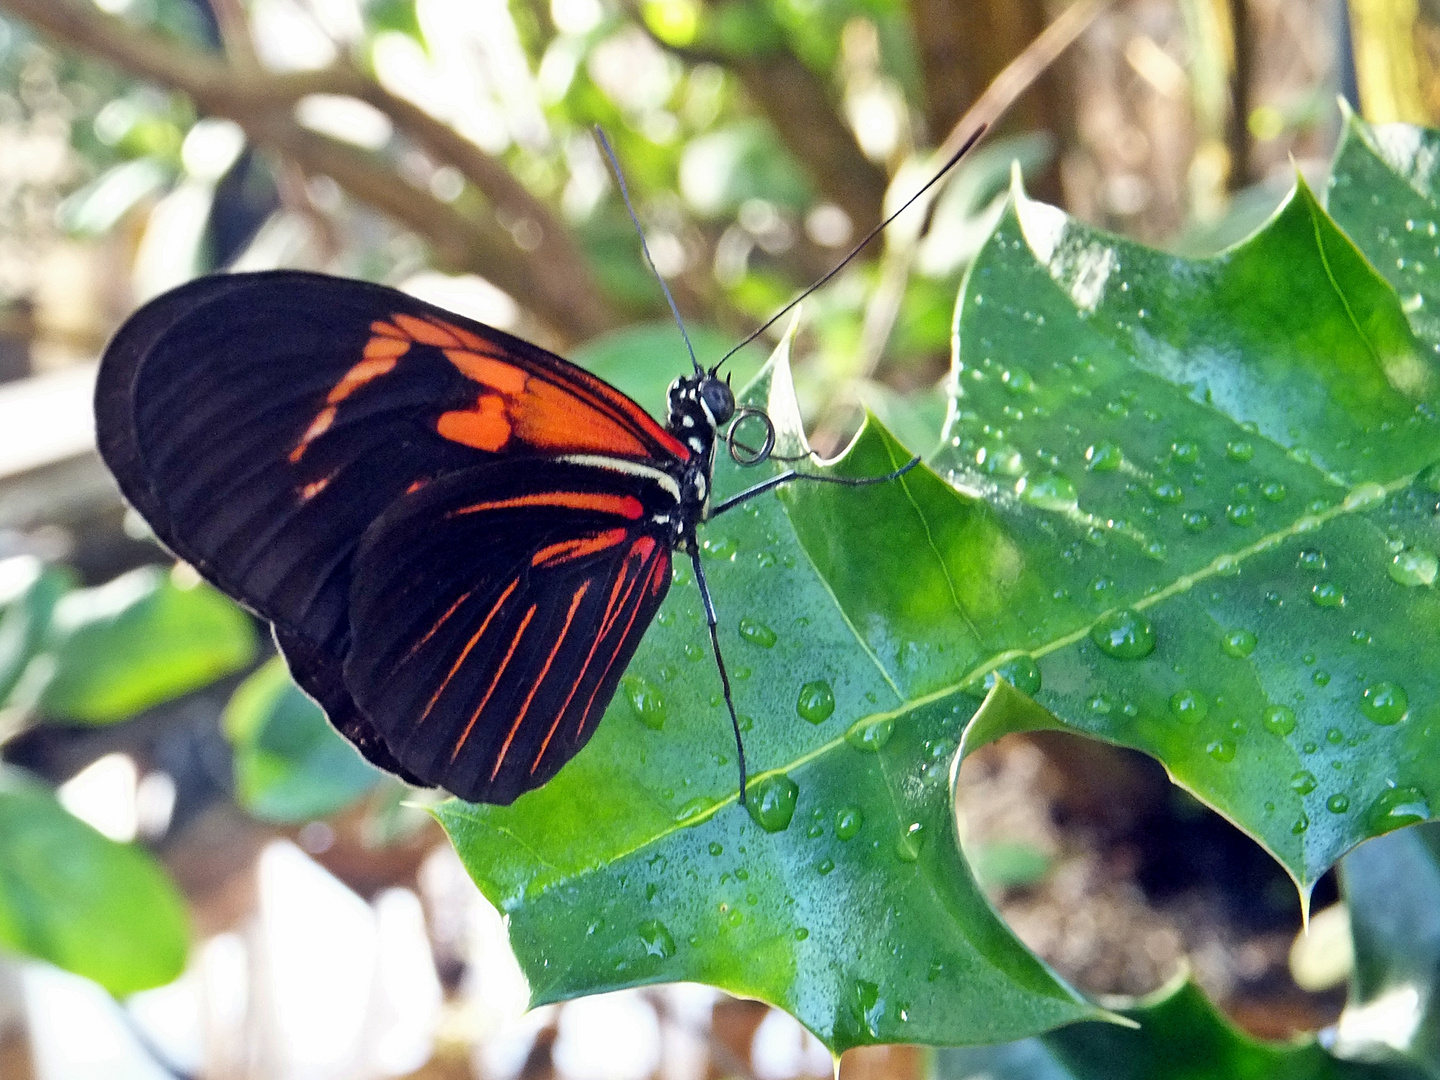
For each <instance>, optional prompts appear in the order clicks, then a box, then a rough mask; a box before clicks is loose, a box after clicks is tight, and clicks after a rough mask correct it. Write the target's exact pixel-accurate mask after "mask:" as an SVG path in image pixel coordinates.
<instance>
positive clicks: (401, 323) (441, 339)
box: [391, 315, 460, 349]
mask: <svg viewBox="0 0 1440 1080" xmlns="http://www.w3.org/2000/svg"><path fill="white" fill-rule="evenodd" d="M391 318H392V319H394V320H395V325H396V326H398V327H400V329H401V330H404V331H405V333H407V334H409V335H410V338H411V339H412V340H414V341H418V342H420V344H422V345H435V346H438V347H439V348H442V349H453V348H455V347H456V346H457V345H459V344H460V339H459V338H458V337H456V336H455V335H454V333H452V332H451V331H450V329H449V328H447V327H446V326H445V325H444V324H443V323H439V322H431V321H430V320H429V319H418V318H416V317H415V316H414V315H392V316H391Z"/></svg>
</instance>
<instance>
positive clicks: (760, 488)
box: [706, 455, 920, 520]
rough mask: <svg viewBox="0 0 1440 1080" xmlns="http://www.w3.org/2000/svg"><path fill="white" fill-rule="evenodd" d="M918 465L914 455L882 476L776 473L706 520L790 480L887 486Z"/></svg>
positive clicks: (719, 506)
mask: <svg viewBox="0 0 1440 1080" xmlns="http://www.w3.org/2000/svg"><path fill="white" fill-rule="evenodd" d="M919 464H920V457H919V455H916V456H915V457H913V458H911V459H910V460H909V461H907V462H906V463H905V464H904V465H901V466H900V468H898V469H896V470H894V471H893V472H888V473H886V474H885V475H884V476H859V477H850V476H820V475H818V474H817V473H803V472H798V471H797V470H795V469H786V470H785V471H784V472H782V473H777V474H776V475H774V476H772V477H770V479H769V480H762V481H761V482H760V483H758V484H756V485H755V486H754V487H749V488H746V489H745V490H744V491H742V492H740V493H739V494H738V495H731V496H730V498H728V499H726V500H725V501H724V502H721V503H717V504H716V505H714V506H712V507H711V508H710V513H709V514H708V515H707V518H706V520H709V518H714V517H719V516H720V515H721V514H723V513H725V511H726V510H733V509H735V507H737V506H739V505H740V504H741V503H745V502H749V501H750V500H751V499H753V498H755V496H756V495H763V494H765V492H767V491H773V490H774V489H775V488H777V487H779V486H780V485H781V484H788V483H789V482H790V481H792V480H814V481H815V482H817V483H821V484H843V485H844V486H845V487H865V486H867V485H869V484H888V483H889V482H890V481H891V480H898V479H900V477H902V476H904V475H905V474H906V473H907V472H909V471H910V470H911V469H913V468H915V466H916V465H919Z"/></svg>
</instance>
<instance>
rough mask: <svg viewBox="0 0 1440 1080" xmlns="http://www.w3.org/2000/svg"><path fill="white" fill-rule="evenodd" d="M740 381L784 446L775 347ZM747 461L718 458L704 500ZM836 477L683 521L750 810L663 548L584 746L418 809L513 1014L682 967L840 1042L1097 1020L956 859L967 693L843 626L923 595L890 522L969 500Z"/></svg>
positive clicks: (699, 633) (682, 587) (872, 461)
mask: <svg viewBox="0 0 1440 1080" xmlns="http://www.w3.org/2000/svg"><path fill="white" fill-rule="evenodd" d="M750 396H751V399H752V400H757V401H760V402H765V403H767V407H768V411H769V413H770V416H771V417H772V419H773V420H774V422H775V424H776V427H777V432H778V435H779V438H780V446H781V449H782V452H791V451H793V450H795V449H796V448H797V447H798V446H799V445H800V444H801V441H802V440H803V434H802V432H801V429H800V421H799V412H798V408H797V406H796V404H795V400H794V392H793V388H792V386H791V383H790V376H789V368H788V366H787V364H786V349H785V347H782V349H781V350H780V352H778V353H777V356H776V358H775V360H773V361H772V365H771V366H770V367H769V368H767V370H766V371H765V372H764V373H763V374H762V376H761V379H760V380H759V382H758V383H757V384H756V385H755V387H753V388H752V391H751V395H750ZM909 456H910V455H909V454H908V453H907V452H906V451H905V450H904V449H902V448H901V447H900V446H899V445H898V444H896V443H895V442H894V440H893V439H891V438H890V437H889V436H888V435H887V434H885V433H884V432H883V430H881V429H880V428H879V427H878V425H874V424H872V425H870V426H869V427H867V429H866V433H865V434H864V435H863V436H862V438H861V441H860V443H859V444H858V445H857V446H856V447H855V448H854V449H853V450H852V451H851V453H850V454H849V455H848V457H847V458H846V459H845V461H844V463H843V465H842V467H841V469H840V471H841V472H842V473H850V474H857V473H858V474H859V475H868V476H873V475H876V474H877V473H882V472H886V471H889V470H891V469H893V468H895V467H896V466H897V465H900V464H903V463H905V462H906V461H907V460H908V459H909ZM757 472H758V473H760V474H761V475H760V476H755V475H754V474H755V473H757ZM764 475H765V470H763V469H762V470H741V469H739V468H737V467H735V466H733V465H731V464H729V463H728V462H722V463H721V465H720V467H719V468H718V469H717V477H716V485H717V491H719V492H722V493H723V492H726V491H736V490H738V489H739V488H740V487H742V486H746V485H748V484H749V483H753V482H755V481H756V480H758V479H762V478H763V476H764ZM811 487H813V488H814V489H816V491H817V492H819V491H821V490H822V489H824V490H828V489H829V488H830V485H819V484H815V485H811ZM835 491H836V492H837V493H839V494H840V495H842V496H848V498H839V499H837V500H835V503H836V506H837V507H838V509H837V510H836V511H835V512H832V510H831V507H830V504H829V503H828V502H824V501H822V502H818V503H812V502H810V501H808V499H807V495H806V493H804V492H802V491H801V490H800V489H798V488H797V489H796V490H795V491H794V492H792V494H791V495H790V496H786V497H785V498H784V499H783V500H782V499H778V498H776V497H775V496H773V495H767V496H764V497H761V498H757V499H755V500H754V501H753V502H750V503H748V504H745V506H744V507H743V508H742V509H737V510H735V511H734V512H732V513H729V514H726V515H725V516H723V517H720V518H717V519H716V520H714V521H713V522H711V523H709V524H708V525H706V526H705V528H704V530H703V538H702V553H703V554H702V557H703V560H704V566H705V570H706V576H707V578H708V579H709V582H710V588H711V591H712V593H713V595H714V597H715V602H716V604H717V606H718V608H719V610H720V612H721V621H722V625H721V641H722V644H723V647H724V649H725V654H726V658H727V662H728V664H729V669H730V672H731V676H732V678H733V680H734V683H735V687H736V701H737V704H738V707H739V710H740V712H741V714H742V724H743V726H744V727H745V728H746V732H745V740H746V751H747V759H748V763H749V767H750V771H751V783H750V786H749V790H748V796H749V809H748V812H747V810H746V809H745V808H742V807H741V806H739V805H738V802H737V798H736V795H737V790H736V789H737V780H736V762H735V749H734V741H733V736H732V734H731V731H730V725H729V721H728V719H727V716H726V713H725V709H724V705H723V702H722V700H721V697H720V685H719V679H718V676H717V673H716V671H715V667H714V660H713V658H712V657H711V654H710V650H709V645H708V639H707V637H706V631H705V628H704V622H703V619H702V614H701V606H700V599H699V595H698V593H697V591H696V589H695V584H694V580H693V574H692V572H691V570H690V568H689V567H688V566H687V565H684V562H683V556H682V562H681V563H679V564H677V568H676V571H675V585H674V587H673V588H672V589H671V591H670V594H669V596H668V597H667V599H666V601H665V605H664V606H663V608H662V609H661V612H660V614H659V615H658V616H657V618H656V621H655V624H654V625H653V626H652V627H651V629H650V630H649V632H648V633H647V634H646V636H645V639H644V641H643V643H642V644H641V646H640V651H639V653H638V654H637V656H636V658H635V660H634V661H633V662H632V663H631V665H630V669H629V671H628V672H627V674H626V676H625V680H624V682H623V683H622V688H621V691H620V693H619V694H618V695H617V698H616V700H615V702H614V703H612V705H611V707H610V709H609V710H608V712H607V713H606V717H605V721H604V722H603V723H602V724H601V726H600V728H599V731H598V732H597V734H596V736H595V738H594V740H593V742H592V743H591V744H590V746H589V747H588V748H587V749H586V750H585V752H584V753H582V754H580V755H579V756H578V757H577V758H576V759H575V760H574V761H573V762H571V763H570V764H569V765H567V766H566V767H565V769H563V770H562V771H561V773H560V775H559V776H557V777H556V778H555V779H554V780H553V781H551V782H550V783H549V784H548V785H546V786H545V787H544V788H541V789H540V790H538V791H534V792H531V793H529V794H527V795H525V796H522V797H521V798H520V799H519V800H517V801H516V802H515V804H514V805H513V806H510V807H492V806H472V805H469V804H466V803H461V802H456V801H452V802H448V803H445V804H443V805H442V806H441V807H439V808H438V811H437V813H438V816H439V819H440V821H441V824H442V825H444V826H445V828H446V830H447V831H448V832H449V833H450V835H451V837H452V839H453V841H454V843H455V846H456V849H457V850H458V851H459V853H460V856H461V858H462V859H463V860H464V861H465V864H466V866H467V867H468V869H469V871H470V873H471V875H472V876H473V877H474V878H475V880H476V881H477V882H478V883H479V885H480V887H481V889H482V890H483V891H484V893H485V895H486V896H487V897H489V898H490V900H491V901H492V902H493V903H495V904H496V906H497V907H499V908H500V909H501V910H502V911H503V912H504V913H505V914H506V916H507V919H508V922H509V927H510V935H511V943H512V945H513V946H514V948H515V951H516V954H517V956H518V957H519V959H520V962H521V965H522V967H523V968H524V969H525V972H526V974H527V976H528V977H529V979H530V985H531V993H532V1000H533V1001H534V1002H535V1003H540V1002H546V1001H555V1000H561V999H564V998H569V997H574V996H577V995H580V994H586V993H594V992H597V991H601V990H608V989H613V988H616V987H621V986H632V985H636V984H643V983H655V982H668V981H676V980H695V981H701V982H707V983H710V984H712V985H715V986H719V987H722V988H724V989H726V990H729V991H730V992H732V993H735V994H740V995H744V996H749V997H756V998H761V999H763V1000H765V1001H769V1002H772V1003H774V1004H776V1005H779V1006H781V1007H782V1008H784V1009H786V1010H787V1011H789V1012H790V1013H792V1014H793V1015H794V1016H796V1017H798V1018H799V1019H800V1020H801V1021H802V1022H803V1023H804V1024H806V1025H807V1026H808V1027H809V1028H810V1029H811V1030H812V1031H814V1032H815V1033H816V1034H817V1035H818V1036H819V1037H820V1038H822V1039H823V1040H824V1041H825V1042H826V1044H827V1045H829V1046H830V1047H831V1048H832V1049H833V1050H835V1051H837V1052H839V1051H842V1050H844V1049H846V1048H847V1047H850V1046H854V1045H857V1044H861V1043H873V1042H896V1041H906V1042H929V1043H960V1042H990V1041H995V1040H999V1039H1006V1038H1013V1037H1016V1036H1017V1035H1019V1034H1022V1033H1031V1032H1035V1031H1040V1030H1044V1029H1046V1028H1049V1027H1052V1026H1054V1025H1056V1024H1061V1023H1065V1022H1068V1021H1071V1020H1076V1019H1080V1018H1084V1017H1094V1016H1098V1015H1102V1014H1101V1012H1100V1011H1099V1010H1097V1009H1096V1008H1094V1007H1093V1006H1090V1005H1088V1004H1087V1003H1085V1002H1084V1001H1083V1000H1082V999H1081V998H1080V997H1079V996H1078V995H1077V994H1075V993H1074V991H1072V990H1070V989H1069V988H1068V987H1066V986H1065V985H1064V984H1063V983H1061V982H1060V981H1059V980H1058V979H1057V978H1056V977H1055V976H1054V975H1053V974H1052V973H1051V972H1050V971H1049V970H1048V969H1046V968H1045V967H1044V965H1043V964H1041V963H1040V962H1039V961H1037V960H1036V959H1035V958H1034V957H1033V956H1031V955H1030V954H1029V953H1028V952H1027V951H1026V950H1025V949H1024V947H1023V946H1021V945H1020V943H1019V942H1018V941H1017V940H1016V939H1015V938H1014V937H1013V936H1012V935H1011V934H1010V933H1009V931H1008V930H1007V929H1006V927H1005V925H1004V924H1003V923H1002V922H1001V921H1000V920H999V918H998V917H997V916H996V915H995V913H994V911H992V910H991V908H990V906H989V904H988V903H987V902H986V900H985V897H984V895H983V894H982V893H981V891H980V889H979V888H978V886H977V885H976V884H975V881H974V879H973V878H972V876H971V874H970V872H969V870H968V869H967V867H966V865H965V863H964V860H963V859H962V857H961V854H960V849H959V845H958V842H957V839H956V833H955V823H954V807H953V802H952V799H951V795H950V783H949V777H950V769H951V765H952V761H953V759H954V756H955V750H956V747H957V745H958V743H959V739H960V735H961V732H962V730H963V726H964V723H965V721H966V720H968V719H969V717H970V715H971V714H972V713H973V712H974V710H975V708H976V706H977V705H978V704H979V701H980V695H983V692H984V691H983V689H982V690H979V691H978V692H971V691H967V690H964V689H958V688H956V687H955V686H953V685H950V684H947V683H946V680H944V679H934V680H930V681H928V682H925V681H923V680H920V681H917V680H916V679H914V678H912V677H911V674H910V667H911V664H910V663H909V661H908V660H907V658H906V650H905V649H903V648H897V649H889V648H885V649H877V648H875V647H874V644H873V643H872V641H871V640H870V639H869V637H868V636H867V635H868V634H870V633H872V632H873V631H872V630H871V628H866V627H862V626H861V624H859V623H857V622H856V621H855V618H854V615H853V612H854V611H855V610H858V609H859V607H860V605H861V604H862V602H863V597H864V596H867V595H869V594H870V593H871V592H874V591H884V590H886V589H888V590H893V591H894V592H896V593H900V594H903V595H904V596H906V597H909V598H910V599H911V601H912V602H913V604H914V605H915V606H916V608H917V611H920V612H923V611H924V610H927V609H928V605H929V604H930V603H931V600H930V598H929V596H928V590H929V589H930V588H931V587H932V585H933V576H934V573H933V572H938V571H936V570H935V567H934V566H933V565H931V564H929V563H927V571H926V572H924V573H920V572H917V567H916V563H917V562H918V561H923V560H917V558H916V556H915V554H914V552H913V550H912V549H911V548H909V547H908V546H907V545H908V544H909V542H910V534H911V533H913V532H915V531H917V530H923V528H924V526H925V523H926V522H927V521H929V520H931V519H932V518H933V519H934V520H936V521H937V527H939V524H938V523H943V522H945V521H948V520H949V519H950V518H953V517H955V516H957V515H960V514H962V513H963V511H964V508H965V507H966V506H967V505H968V504H967V503H966V501H965V500H964V499H962V498H961V497H960V496H959V495H957V493H956V492H955V491H953V490H952V489H951V488H950V487H949V486H947V485H946V484H945V483H944V482H943V481H942V480H941V479H940V478H939V477H937V476H935V475H934V474H932V473H929V472H928V471H927V470H925V469H924V468H923V467H921V468H919V469H916V470H914V471H913V472H911V473H909V474H907V475H906V476H905V477H904V479H903V481H901V482H895V483H886V484H877V485H873V486H869V487H864V488H839V487H837V488H835ZM817 497H818V495H817ZM880 522H892V523H896V524H895V530H896V531H891V530H888V529H884V528H881V527H880V525H879V524H875V525H874V526H873V528H872V527H871V525H870V523H880ZM867 529H868V531H867ZM830 530H833V531H834V532H835V535H836V536H850V537H851V538H852V539H851V542H850V544H849V545H848V546H846V545H840V544H838V542H837V545H836V546H837V556H836V557H834V558H828V559H826V560H823V561H822V560H818V559H817V558H816V554H815V552H813V551H810V550H808V549H807V544H806V538H807V537H809V536H811V535H818V536H822V537H823V536H825V535H826V534H827V533H828V532H829V531H830ZM986 538H987V537H986V536H980V537H979V539H980V540H984V539H986ZM847 551H848V552H849V553H850V557H849V559H848V561H847V560H844V559H842V558H840V557H839V556H840V554H841V553H843V552H847ZM842 563H843V565H842ZM861 565H863V566H864V567H866V568H867V574H868V576H867V574H862V573H860V572H859V571H858V567H859V566H861ZM955 681H956V680H953V679H952V680H950V683H954V682H955Z"/></svg>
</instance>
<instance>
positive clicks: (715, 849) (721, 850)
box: [710, 840, 725, 858]
mask: <svg viewBox="0 0 1440 1080" xmlns="http://www.w3.org/2000/svg"><path fill="white" fill-rule="evenodd" d="M710 854H711V855H714V856H716V857H717V858H718V857H719V856H721V855H724V854H725V846H724V845H723V844H721V843H720V841H718V840H711V841H710Z"/></svg>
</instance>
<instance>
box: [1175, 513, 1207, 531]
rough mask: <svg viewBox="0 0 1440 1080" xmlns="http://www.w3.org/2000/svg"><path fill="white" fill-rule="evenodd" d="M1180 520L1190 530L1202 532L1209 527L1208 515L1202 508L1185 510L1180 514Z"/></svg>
mask: <svg viewBox="0 0 1440 1080" xmlns="http://www.w3.org/2000/svg"><path fill="white" fill-rule="evenodd" d="M1180 521H1181V523H1182V524H1183V525H1184V526H1185V528H1187V529H1189V530H1190V531H1191V532H1204V531H1205V530H1206V529H1208V528H1209V527H1210V515H1209V514H1207V513H1205V511H1204V510H1187V511H1185V513H1183V514H1181V515H1180Z"/></svg>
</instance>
